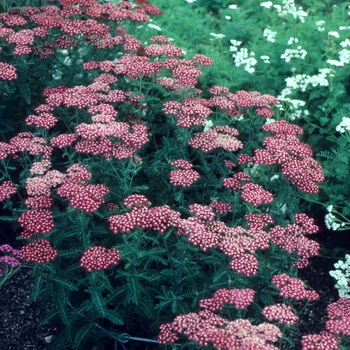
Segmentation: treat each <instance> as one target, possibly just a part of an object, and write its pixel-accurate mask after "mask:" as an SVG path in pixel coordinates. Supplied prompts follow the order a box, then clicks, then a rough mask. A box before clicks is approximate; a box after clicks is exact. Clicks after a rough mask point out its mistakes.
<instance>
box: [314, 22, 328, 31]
mask: <svg viewBox="0 0 350 350" xmlns="http://www.w3.org/2000/svg"><path fill="white" fill-rule="evenodd" d="M325 23H326V22H325V21H324V20H323V19H322V20H320V21H316V26H317V30H318V31H319V32H323V31H324V30H325V28H324V25H325Z"/></svg>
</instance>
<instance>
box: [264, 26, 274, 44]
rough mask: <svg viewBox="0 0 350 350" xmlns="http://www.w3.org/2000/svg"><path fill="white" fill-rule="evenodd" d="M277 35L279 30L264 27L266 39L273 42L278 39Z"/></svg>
mask: <svg viewBox="0 0 350 350" xmlns="http://www.w3.org/2000/svg"><path fill="white" fill-rule="evenodd" d="M276 35H277V32H274V31H272V30H270V29H268V28H265V29H264V32H263V36H265V37H266V40H267V41H271V42H272V43H273V42H275V41H276Z"/></svg>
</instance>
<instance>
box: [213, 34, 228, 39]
mask: <svg viewBox="0 0 350 350" xmlns="http://www.w3.org/2000/svg"><path fill="white" fill-rule="evenodd" d="M210 35H211V36H213V37H214V38H215V39H222V38H225V37H226V35H224V34H216V33H210Z"/></svg>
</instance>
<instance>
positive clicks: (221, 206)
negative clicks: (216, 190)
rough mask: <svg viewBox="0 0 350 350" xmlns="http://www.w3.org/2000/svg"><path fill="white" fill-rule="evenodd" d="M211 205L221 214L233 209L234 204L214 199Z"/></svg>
mask: <svg viewBox="0 0 350 350" xmlns="http://www.w3.org/2000/svg"><path fill="white" fill-rule="evenodd" d="M210 206H211V207H212V208H214V209H215V211H216V212H217V213H219V214H221V215H222V214H226V213H227V212H229V211H230V210H232V209H233V206H232V205H231V204H229V203H226V202H218V201H214V202H211V203H210Z"/></svg>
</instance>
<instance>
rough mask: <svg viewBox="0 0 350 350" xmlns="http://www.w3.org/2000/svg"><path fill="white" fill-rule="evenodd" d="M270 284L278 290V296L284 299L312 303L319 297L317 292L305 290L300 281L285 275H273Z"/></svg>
mask: <svg viewBox="0 0 350 350" xmlns="http://www.w3.org/2000/svg"><path fill="white" fill-rule="evenodd" d="M271 282H272V284H274V285H275V286H276V288H278V289H279V290H280V293H279V295H280V296H282V297H284V298H293V299H296V300H302V299H307V300H309V301H314V300H317V299H319V297H320V296H319V295H318V293H317V292H315V291H312V290H306V289H305V287H304V284H303V282H302V281H301V280H300V279H298V278H291V277H289V276H288V275H287V274H285V273H283V274H280V275H274V276H273V278H272V280H271Z"/></svg>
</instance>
